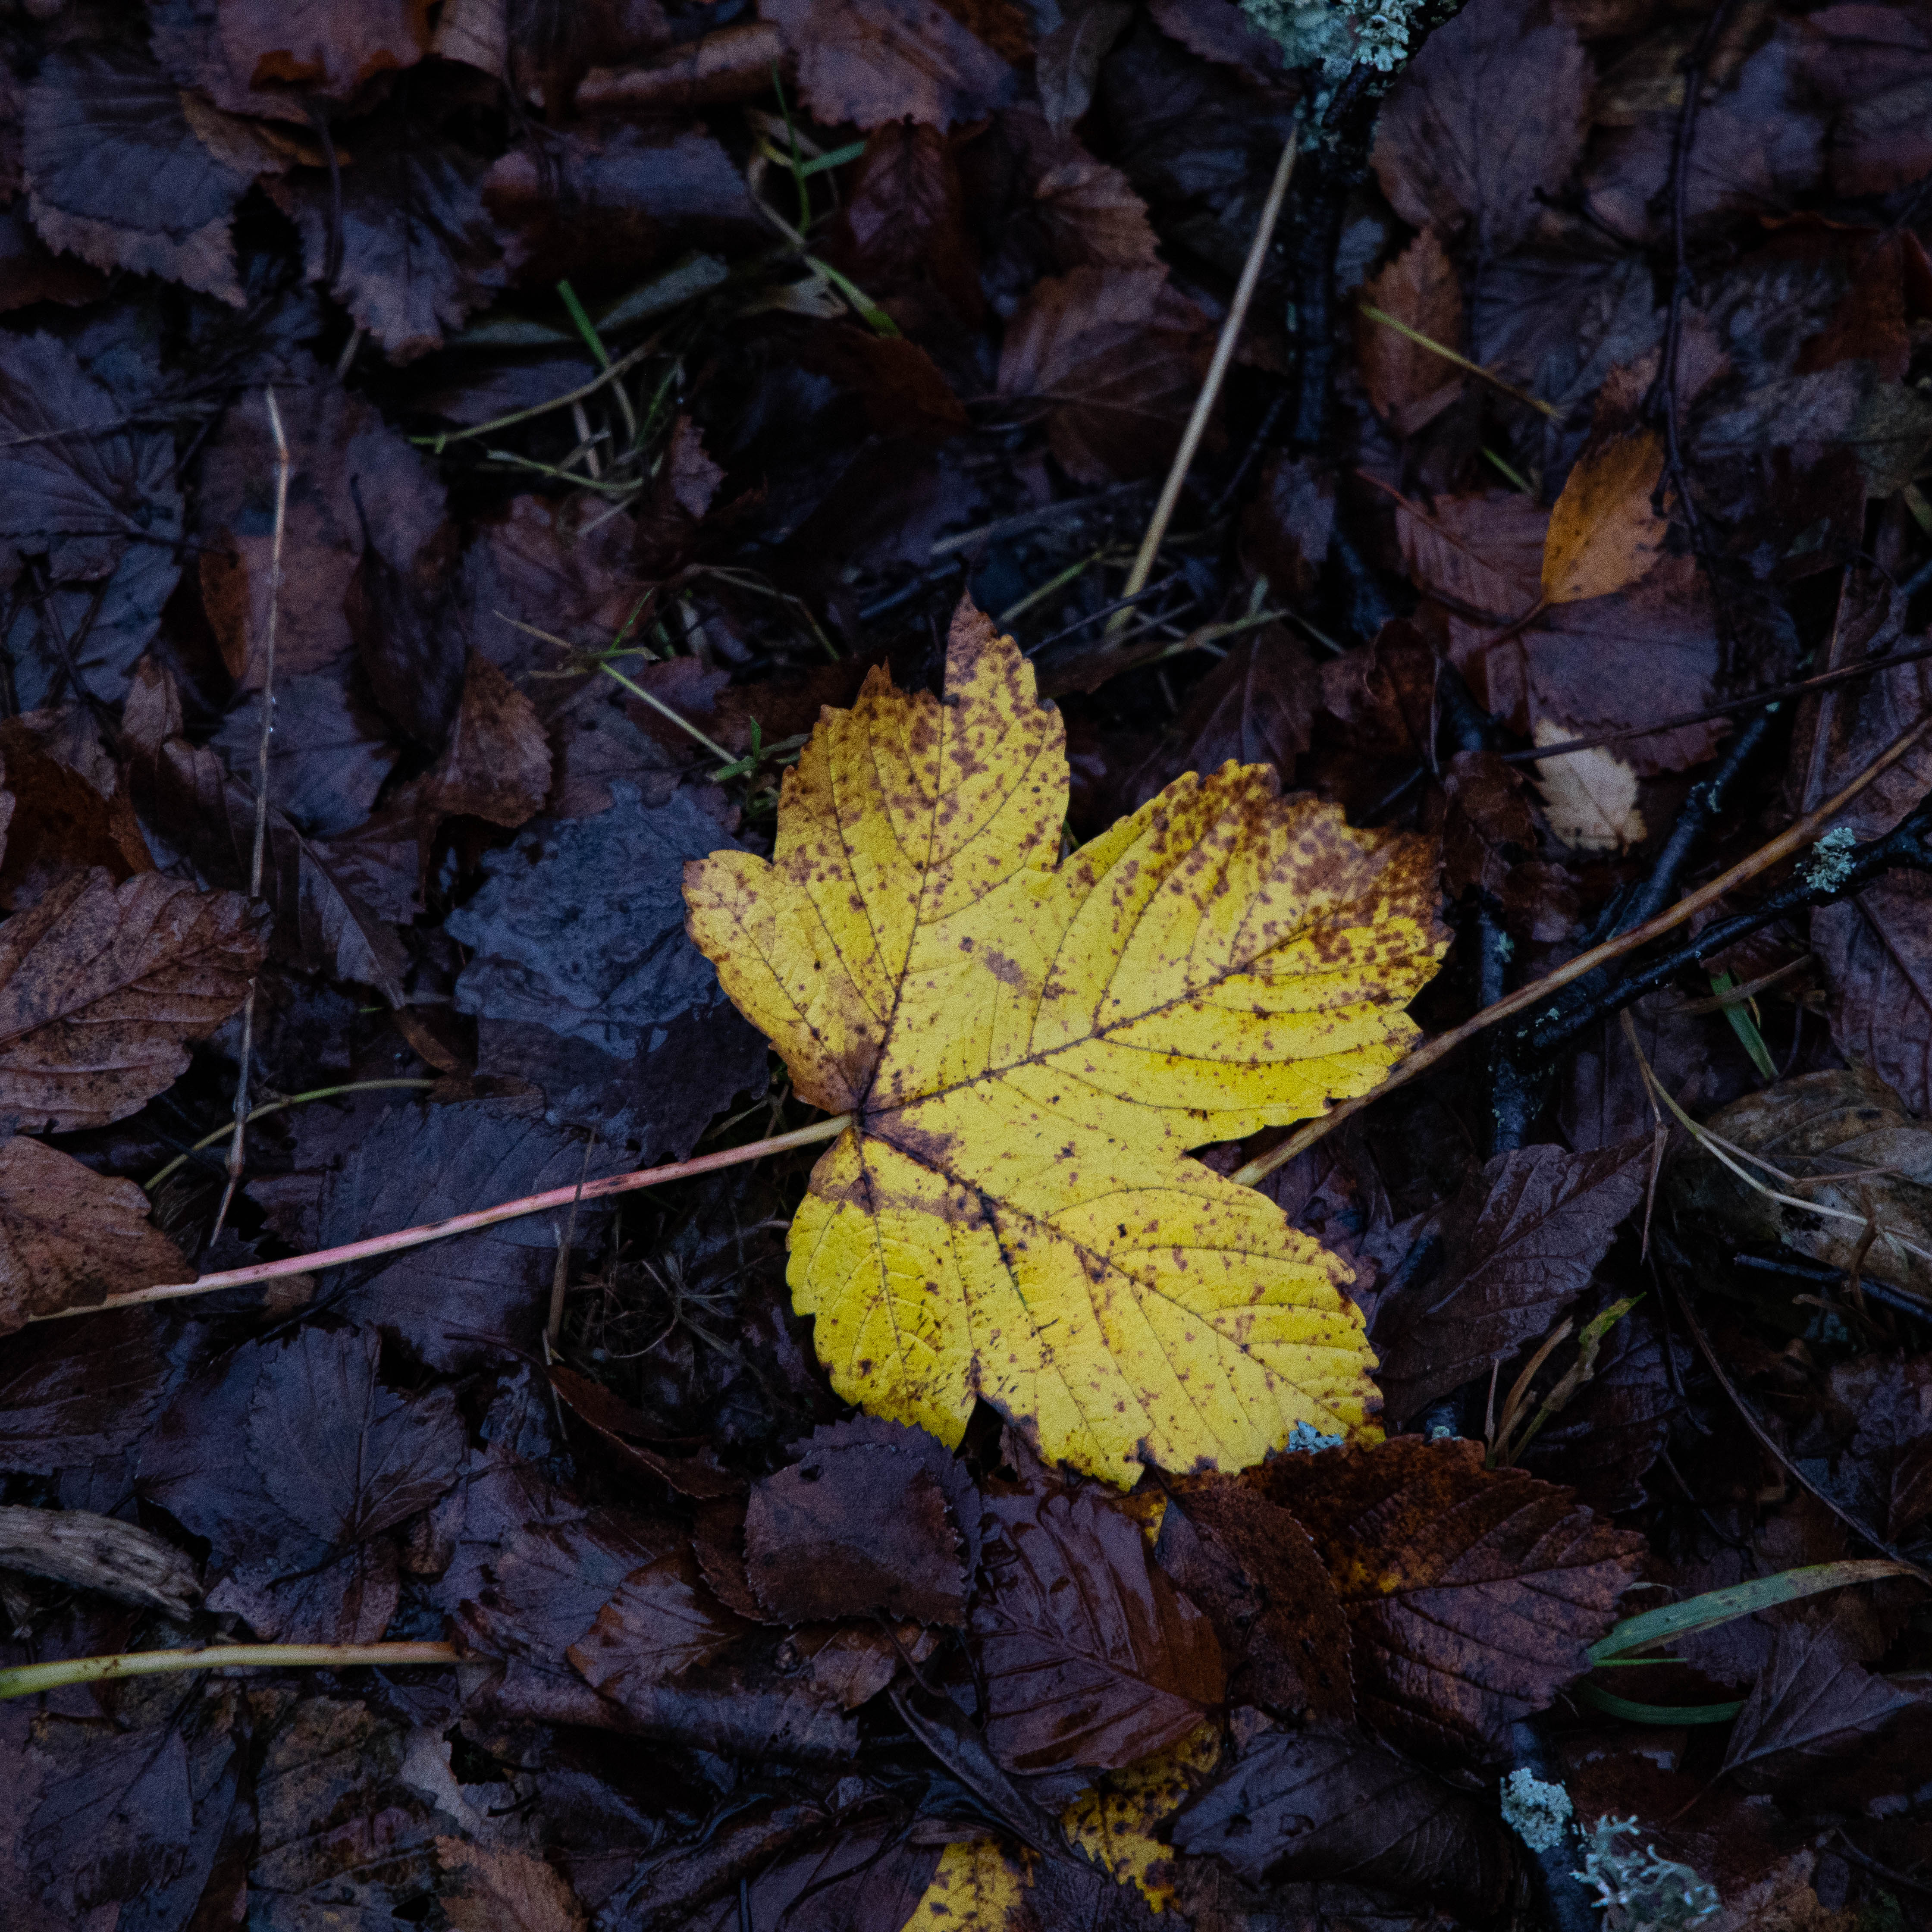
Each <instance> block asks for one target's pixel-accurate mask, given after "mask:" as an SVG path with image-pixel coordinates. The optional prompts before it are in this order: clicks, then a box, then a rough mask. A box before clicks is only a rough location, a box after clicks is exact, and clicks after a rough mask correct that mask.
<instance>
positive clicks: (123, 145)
mask: <svg viewBox="0 0 1932 1932" xmlns="http://www.w3.org/2000/svg"><path fill="white" fill-rule="evenodd" d="M197 120H199V121H201V122H202V124H203V125H204V127H206V129H207V131H208V133H211V134H214V135H215V136H216V145H210V143H209V142H208V141H207V140H205V139H201V138H199V133H200V130H198V129H197V127H196V124H195V123H196V121H197ZM225 120H226V116H224V115H220V114H219V113H217V111H215V110H211V109H208V108H207V107H205V106H204V105H203V104H202V103H201V102H199V101H196V100H194V99H193V98H192V97H191V96H188V95H184V94H183V93H182V92H181V90H180V89H178V87H177V86H175V84H174V83H173V82H172V80H169V77H167V76H166V74H163V73H162V71H160V68H158V67H157V66H156V65H154V62H152V61H151V59H149V58H146V57H145V55H142V54H140V53H137V52H133V51H131V50H128V49H107V48H105V47H92V48H89V47H81V48H77V49H74V50H73V51H71V52H63V53H61V54H58V55H55V57H54V58H52V60H49V62H46V65H44V66H43V67H42V68H41V69H40V72H39V73H38V74H37V75H36V76H35V77H34V83H33V86H31V88H30V89H28V94H27V104H26V162H27V170H28V181H29V182H30V184H31V189H32V196H33V199H32V201H31V208H32V211H33V217H34V226H35V227H36V228H37V229H39V230H40V236H41V238H42V239H43V240H44V241H45V242H46V244H47V245H48V246H49V248H55V249H58V250H60V251H63V252H65V253H67V254H74V255H78V256H79V257H80V258H81V259H82V260H83V261H86V262H90V263H92V264H93V265H94V266H95V267H96V268H98V269H128V270H130V271H132V272H134V273H136V274H140V275H160V276H163V277H164V278H166V279H167V280H168V281H175V282H180V283H181V284H184V286H185V287H188V288H190V289H198V290H201V291H202V292H203V293H205V294H208V295H212V296H217V297H218V298H220V299H221V300H222V301H223V302H232V303H233V304H234V305H236V307H237V308H239V307H240V306H241V305H242V302H243V300H244V299H245V298H244V296H243V294H242V285H241V284H240V282H239V281H238V280H237V279H236V267H235V244H234V239H233V234H232V233H231V229H232V228H233V221H234V217H235V209H236V203H237V202H239V201H240V199H242V196H243V195H244V194H245V193H247V192H248V187H249V185H250V183H251V180H252V178H253V176H254V173H255V172H256V170H257V168H258V167H259V168H278V167H279V166H281V165H285V164H286V163H285V160H284V157H281V156H280V155H278V154H276V153H275V151H274V150H272V148H269V146H268V145H267V143H266V142H262V141H260V140H259V139H254V140H251V139H250V137H249V136H248V133H247V132H246V130H242V131H241V132H240V133H239V138H237V137H236V136H230V137H229V138H228V139H223V138H222V136H223V134H224V133H226V130H225V129H223V128H221V127H219V125H218V124H219V123H220V122H222V121H225ZM251 148H253V149H254V153H253V154H251V152H250V150H251ZM251 163H253V165H251Z"/></svg>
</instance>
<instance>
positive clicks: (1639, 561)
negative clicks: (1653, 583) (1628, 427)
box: [1543, 429, 1669, 604]
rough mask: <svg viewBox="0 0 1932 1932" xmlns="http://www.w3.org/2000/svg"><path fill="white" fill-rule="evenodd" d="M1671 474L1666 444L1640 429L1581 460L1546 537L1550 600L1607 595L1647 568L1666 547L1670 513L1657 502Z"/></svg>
mask: <svg viewBox="0 0 1932 1932" xmlns="http://www.w3.org/2000/svg"><path fill="white" fill-rule="evenodd" d="M1663 473H1664V443H1663V441H1662V440H1661V438H1660V437H1658V434H1657V432H1656V431H1655V430H1649V429H1646V430H1635V431H1631V432H1629V433H1628V434H1625V435H1622V436H1618V437H1612V438H1611V439H1610V440H1609V441H1608V442H1607V443H1594V444H1592V446H1590V447H1589V448H1588V449H1586V450H1585V451H1584V452H1583V455H1582V456H1581V457H1580V458H1578V459H1577V465H1576V467H1575V468H1574V469H1572V470H1571V472H1570V476H1569V480H1568V481H1567V482H1566V483H1565V484H1564V485H1563V493H1562V495H1561V496H1559V497H1558V498H1557V499H1556V508H1554V509H1553V510H1552V511H1550V528H1549V529H1548V531H1547V532H1546V534H1545V535H1544V539H1543V601H1544V602H1545V603H1546V604H1576V603H1580V602H1581V601H1583V599H1584V598H1586V597H1607V596H1608V595H1610V592H1612V591H1613V590H1622V589H1624V588H1625V586H1628V585H1629V584H1632V583H1635V582H1636V581H1637V579H1638V578H1639V577H1642V576H1643V575H1645V574H1646V573H1647V572H1648V571H1649V569H1650V567H1651V565H1652V564H1654V563H1655V562H1656V561H1657V559H1658V558H1659V557H1660V556H1662V555H1663V554H1664V532H1665V531H1666V530H1667V529H1668V528H1669V523H1668V520H1667V519H1666V518H1664V517H1660V516H1659V515H1658V514H1657V512H1656V511H1655V510H1654V509H1652V508H1651V499H1652V496H1653V495H1654V494H1655V491H1656V489H1657V479H1658V477H1660V476H1661V475H1663Z"/></svg>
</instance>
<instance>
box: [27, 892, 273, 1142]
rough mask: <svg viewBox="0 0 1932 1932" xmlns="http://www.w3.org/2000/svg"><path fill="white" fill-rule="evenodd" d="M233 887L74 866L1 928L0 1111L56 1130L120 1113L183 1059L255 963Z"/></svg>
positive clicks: (236, 997)
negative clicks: (214, 888)
mask: <svg viewBox="0 0 1932 1932" xmlns="http://www.w3.org/2000/svg"><path fill="white" fill-rule="evenodd" d="M261 928H262V921H261V920H260V919H259V918H258V917H257V914H256V913H255V912H254V910H252V909H251V907H250V906H249V904H248V901H246V900H245V899H244V898H242V897H241V895H239V893H236V892H197V891H196V889H195V888H194V887H193V886H190V885H188V884H186V883H184V882H183V881H182V880H178V879H169V878H164V877H163V876H162V875H161V874H160V873H158V872H142V873H138V874H136V875H135V876H134V877H133V878H131V879H127V880H123V881H122V882H121V884H119V885H118V886H117V885H115V883H114V881H113V879H112V878H111V877H110V876H109V875H108V874H107V873H106V872H104V871H101V870H100V869H99V868H93V869H91V870H89V871H85V872H80V873H77V874H74V875H73V876H72V877H69V878H68V879H66V880H64V881H63V882H62V883H61V884H59V885H58V886H55V888H54V889H52V891H50V892H48V894H47V895H46V897H45V898H43V899H42V900H41V901H40V903H39V904H37V905H34V906H32V907H29V908H28V910H26V911H25V912H23V913H15V914H14V916H13V918H11V919H9V920H8V921H7V924H6V926H5V929H0V1115H8V1114H10V1115H13V1117H14V1118H16V1119H17V1120H19V1121H23V1122H24V1123H26V1124H28V1125H29V1126H31V1127H36V1128H42V1129H44V1130H46V1131H48V1132H50V1133H68V1132H71V1131H72V1130H74V1129H75V1128H77V1127H104V1126H105V1125H106V1124H107V1123H108V1122H109V1121H118V1120H122V1119H124V1118H126V1117H127V1115H130V1114H131V1113H133V1112H136V1111H137V1110H138V1109H139V1108H141V1107H142V1106H145V1104H146V1103H147V1102H148V1101H149V1100H151V1099H152V1098H153V1097H154V1095H155V1094H158V1093H160V1091H161V1090H162V1089H163V1088H166V1087H169V1086H172V1085H173V1084H174V1082H175V1081H176V1080H178V1079H179V1078H180V1077H181V1075H182V1074H183V1073H184V1072H185V1071H186V1070H187V1043H188V1042H190V1041H193V1040H205V1039H206V1038H207V1037H208V1035H209V1034H211V1033H212V1032H213V1031H214V1029H215V1028H217V1027H218V1026H219V1025H220V1024H221V1022H223V1020H225V1019H227V1017H228V1016H229V1014H230V1013H233V1012H234V1011H235V1010H236V1007H239V1006H240V1005H241V1004H242V1000H243V998H245V995H247V993H248V983H249V981H250V980H251V978H252V977H254V973H255V971H256V968H257V967H259V966H260V965H261V963H262V952H263V945H262V930H261Z"/></svg>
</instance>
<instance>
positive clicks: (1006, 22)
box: [763, 0, 1021, 128]
mask: <svg viewBox="0 0 1932 1932" xmlns="http://www.w3.org/2000/svg"><path fill="white" fill-rule="evenodd" d="M968 10H969V8H968V7H961V8H960V9H959V12H960V13H965V12H967V11H968ZM970 10H971V11H972V12H973V13H974V14H975V15H976V16H977V17H979V18H978V19H977V21H976V24H981V25H986V26H989V27H990V28H991V30H992V31H993V32H994V33H995V34H996V36H997V35H998V34H1000V32H1001V29H1005V30H1007V31H1010V21H1011V19H1012V17H1011V16H1003V15H1002V11H1001V9H1000V8H999V7H998V5H997V0H992V4H989V0H976V4H974V5H973V6H972V7H971V9H970ZM763 13H764V16H765V17H766V19H767V20H772V21H774V22H775V23H777V25H778V28H780V29H781V31H782V32H783V33H784V37H785V43H786V44H787V46H789V47H790V49H791V51H792V55H793V58H794V59H795V60H796V62H797V64H798V86H799V92H800V93H801V94H802V95H803V96H804V97H805V104H806V106H807V107H809V108H810V109H811V111H812V113H813V114H814V115H815V116H816V117H817V118H818V119H819V120H820V121H824V122H826V123H827V124H830V125H833V126H836V125H837V124H839V123H840V122H841V121H850V122H852V123H853V124H854V125H855V126H857V127H882V126H883V125H884V124H886V122H887V121H897V120H899V119H901V118H905V117H907V116H909V117H910V118H911V119H913V120H914V121H919V122H922V123H923V124H925V125H926V126H927V127H941V128H944V127H952V126H953V124H955V123H956V122H958V121H974V120H977V119H978V118H980V115H983V114H988V113H992V110H994V109H995V107H1004V105H1005V104H1007V101H1010V99H1011V98H1013V92H1014V89H1015V88H1016V85H1017V77H1016V75H1015V74H1014V73H1013V69H1012V68H1011V67H1010V66H1009V65H1007V61H1006V60H1005V59H1003V58H1001V55H1000V54H999V53H998V52H995V49H993V48H992V46H989V44H988V43H987V42H986V40H983V39H982V38H980V37H979V35H978V34H976V33H975V32H974V30H973V28H971V27H968V26H965V24H963V23H962V20H960V19H959V17H957V15H956V13H953V12H950V11H948V10H947V9H946V8H945V7H941V6H940V5H938V4H937V0H764V6H763ZM1013 51H1014V52H1016V53H1017V52H1020V51H1021V49H1019V48H1018V47H1016V48H1015V49H1014V50H1013Z"/></svg>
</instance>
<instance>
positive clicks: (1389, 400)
mask: <svg viewBox="0 0 1932 1932" xmlns="http://www.w3.org/2000/svg"><path fill="white" fill-rule="evenodd" d="M1362 306H1363V308H1379V309H1380V310H1382V311H1383V313H1384V314H1387V315H1392V316H1394V317H1395V319H1396V320H1397V321H1398V322H1400V323H1407V324H1408V326H1409V327H1410V328H1411V329H1413V330H1415V332H1416V334H1417V335H1426V336H1427V337H1428V338H1429V339H1430V341H1432V342H1435V343H1439V344H1441V345H1442V347H1443V348H1445V349H1450V350H1454V351H1455V352H1456V353H1457V354H1458V355H1460V354H1461V353H1462V352H1463V292H1462V290H1461V289H1460V287H1459V286H1458V285H1457V280H1456V269H1455V265H1454V263H1452V262H1451V260H1450V259H1449V257H1448V254H1446V253H1445V251H1444V249H1443V247H1442V243H1441V242H1439V240H1437V239H1436V231H1435V230H1434V229H1433V228H1425V229H1424V230H1423V231H1422V233H1421V234H1420V235H1418V236H1417V237H1416V238H1415V240H1414V241H1413V242H1411V243H1410V244H1409V246H1408V247H1407V248H1405V249H1404V250H1403V252H1402V253H1401V254H1400V255H1398V256H1397V257H1396V258H1395V260H1394V261H1393V262H1391V263H1389V264H1388V266H1387V267H1386V268H1385V269H1382V271H1381V272H1380V273H1379V274H1377V275H1372V276H1371V277H1370V278H1369V280H1368V281H1367V283H1365V284H1364V285H1363V289H1362ZM1355 362H1356V365H1357V367H1358V368H1360V369H1361V372H1362V383H1363V386H1364V388H1365V389H1367V391H1368V392H1369V401H1370V403H1371V404H1373V405H1374V407H1375V409H1376V413H1377V414H1378V415H1379V416H1384V417H1386V418H1387V419H1388V420H1389V421H1390V422H1391V425H1393V426H1394V428H1395V429H1396V430H1397V432H1398V433H1399V434H1402V435H1404V436H1413V435H1415V434H1416V433H1417V432H1418V431H1420V430H1422V429H1424V428H1427V426H1428V425H1429V424H1430V422H1433V420H1434V419H1435V418H1436V416H1439V415H1440V414H1441V413H1442V411H1443V410H1445V409H1447V408H1448V406H1449V405H1450V404H1451V403H1453V402H1454V401H1455V400H1456V398H1457V396H1458V395H1460V394H1461V393H1462V389H1463V372H1462V371H1461V370H1460V369H1459V368H1457V367H1456V365H1454V363H1452V362H1445V360H1444V359H1443V358H1442V357H1441V356H1438V355H1436V353H1434V352H1433V350H1427V349H1425V348H1424V347H1423V346H1422V345H1421V344H1420V343H1419V342H1416V341H1412V340H1411V339H1410V338H1409V337H1408V336H1406V335H1403V334H1402V333H1401V332H1400V331H1399V330H1397V329H1391V328H1390V327H1389V326H1388V323H1385V322H1380V321H1378V320H1376V318H1375V317H1373V316H1370V315H1367V314H1363V313H1362V312H1361V309H1360V308H1358V311H1356V315H1355Z"/></svg>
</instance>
